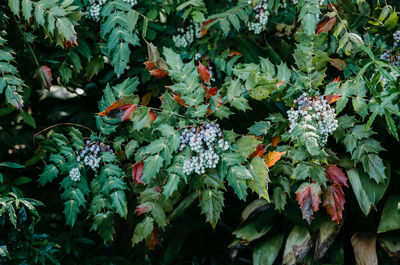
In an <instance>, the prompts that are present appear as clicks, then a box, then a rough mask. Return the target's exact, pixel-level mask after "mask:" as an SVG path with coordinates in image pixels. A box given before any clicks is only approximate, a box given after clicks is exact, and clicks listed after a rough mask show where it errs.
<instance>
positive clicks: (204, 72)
mask: <svg viewBox="0 0 400 265" xmlns="http://www.w3.org/2000/svg"><path fill="white" fill-rule="evenodd" d="M197 71H199V75H200V78H201V80H203V82H204V83H210V77H211V75H210V72H209V71H208V69H207V67H205V66H204V65H203V64H202V63H201V62H199V65H198V66H197Z"/></svg>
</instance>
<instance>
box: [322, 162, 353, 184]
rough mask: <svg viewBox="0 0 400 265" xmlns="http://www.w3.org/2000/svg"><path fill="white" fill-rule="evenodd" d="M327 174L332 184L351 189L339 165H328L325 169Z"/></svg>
mask: <svg viewBox="0 0 400 265" xmlns="http://www.w3.org/2000/svg"><path fill="white" fill-rule="evenodd" d="M325 174H326V178H327V179H328V180H329V181H331V182H332V183H335V184H339V185H343V186H345V187H349V186H348V185H347V177H346V174H345V173H344V172H343V170H342V169H340V168H339V167H338V166H337V165H328V166H327V167H326V169H325Z"/></svg>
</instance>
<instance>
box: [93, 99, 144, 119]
mask: <svg viewBox="0 0 400 265" xmlns="http://www.w3.org/2000/svg"><path fill="white" fill-rule="evenodd" d="M136 107H137V106H136V105H134V104H130V103H126V102H125V100H124V99H120V100H118V101H116V102H114V103H113V104H111V105H110V106H109V107H108V108H106V109H105V110H104V111H102V112H100V113H95V114H97V115H100V116H101V117H104V116H107V117H110V118H119V119H121V121H126V120H128V119H130V118H131V116H132V113H133V112H134V111H135V110H136Z"/></svg>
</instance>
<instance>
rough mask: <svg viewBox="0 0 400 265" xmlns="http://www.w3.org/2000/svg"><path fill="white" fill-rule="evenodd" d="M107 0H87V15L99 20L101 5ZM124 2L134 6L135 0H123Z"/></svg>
mask: <svg viewBox="0 0 400 265" xmlns="http://www.w3.org/2000/svg"><path fill="white" fill-rule="evenodd" d="M107 1H108V0H89V6H88V9H87V12H88V14H87V16H88V17H89V18H90V19H93V20H94V21H100V12H101V9H102V7H103V6H104V5H105V4H106V3H107ZM123 1H124V2H125V3H128V4H130V5H131V6H135V5H136V4H137V0H123Z"/></svg>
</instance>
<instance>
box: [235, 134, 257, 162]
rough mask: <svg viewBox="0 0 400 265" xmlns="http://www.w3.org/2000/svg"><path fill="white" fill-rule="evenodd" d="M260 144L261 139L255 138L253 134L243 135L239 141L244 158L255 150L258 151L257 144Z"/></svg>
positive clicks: (240, 151)
mask: <svg viewBox="0 0 400 265" xmlns="http://www.w3.org/2000/svg"><path fill="white" fill-rule="evenodd" d="M259 144H260V141H259V140H257V139H256V138H254V137H253V136H242V137H240V139H239V140H238V141H237V147H238V152H239V154H241V155H242V156H243V157H244V158H247V157H248V156H249V155H251V154H252V153H253V152H254V151H256V149H257V146H258V145H259Z"/></svg>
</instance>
